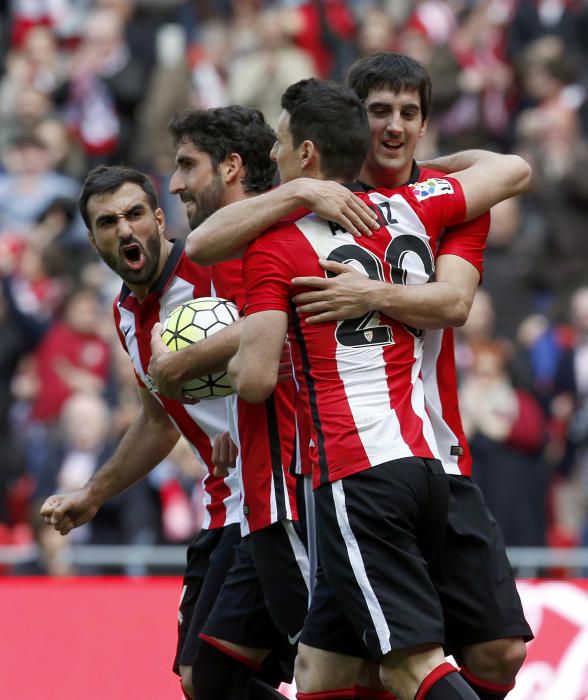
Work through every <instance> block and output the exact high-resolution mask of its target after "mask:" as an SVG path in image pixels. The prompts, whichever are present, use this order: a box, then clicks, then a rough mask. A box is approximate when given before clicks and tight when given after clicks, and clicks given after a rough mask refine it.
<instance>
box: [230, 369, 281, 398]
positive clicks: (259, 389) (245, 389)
mask: <svg viewBox="0 0 588 700" xmlns="http://www.w3.org/2000/svg"><path fill="white" fill-rule="evenodd" d="M233 386H234V387H235V391H236V392H237V394H239V396H240V397H241V398H242V399H243V400H244V401H247V402H248V403H263V402H264V401H265V400H266V399H268V398H269V397H270V396H271V393H272V392H273V390H274V389H275V388H276V380H275V379H272V378H271V377H269V376H268V375H267V374H266V375H265V376H263V377H260V376H257V377H256V376H254V375H251V376H241V377H236V378H235V381H234V382H233Z"/></svg>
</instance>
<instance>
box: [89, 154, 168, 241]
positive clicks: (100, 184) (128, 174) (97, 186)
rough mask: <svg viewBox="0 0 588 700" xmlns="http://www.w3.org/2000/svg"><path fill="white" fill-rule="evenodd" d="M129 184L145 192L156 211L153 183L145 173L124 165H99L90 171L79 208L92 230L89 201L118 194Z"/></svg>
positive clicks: (156, 203)
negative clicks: (137, 186) (100, 196)
mask: <svg viewBox="0 0 588 700" xmlns="http://www.w3.org/2000/svg"><path fill="white" fill-rule="evenodd" d="M127 182H132V183H134V184H135V185H139V187H140V188H141V189H142V190H143V192H145V194H146V195H147V200H148V201H149V206H150V207H151V209H152V210H153V211H155V210H156V209H157V208H158V206H159V204H158V202H157V195H156V193H155V188H154V187H153V183H152V182H151V180H150V179H149V177H148V176H147V175H145V173H142V172H141V171H140V170H136V169H135V168H129V167H127V166H124V165H99V166H98V167H96V168H94V169H93V170H90V172H89V173H88V176H87V177H86V179H85V180H84V184H83V185H82V191H81V193H80V196H79V198H78V207H79V209H80V214H81V215H82V219H83V220H84V223H85V224H86V226H87V227H88V229H91V228H92V226H91V222H90V217H89V216H88V200H89V199H90V197H92V196H93V195H95V194H107V193H109V192H116V190H118V189H119V188H121V187H122V186H123V185H124V184H126V183H127Z"/></svg>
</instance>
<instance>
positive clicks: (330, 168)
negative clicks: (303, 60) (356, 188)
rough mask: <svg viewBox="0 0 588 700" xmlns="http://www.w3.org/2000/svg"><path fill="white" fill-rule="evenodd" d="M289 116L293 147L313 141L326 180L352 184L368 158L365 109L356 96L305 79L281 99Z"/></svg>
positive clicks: (343, 88)
mask: <svg viewBox="0 0 588 700" xmlns="http://www.w3.org/2000/svg"><path fill="white" fill-rule="evenodd" d="M282 108H283V109H284V110H286V112H288V114H289V116H290V133H291V134H292V145H293V147H294V148H298V146H300V144H301V143H302V142H303V141H306V140H308V141H312V142H313V143H314V144H315V146H316V147H317V149H318V152H319V153H320V157H321V170H322V172H323V175H324V176H325V177H327V178H329V179H336V180H347V181H351V180H354V179H355V178H356V177H357V174H358V173H359V171H360V170H361V166H362V164H363V161H364V159H365V157H366V155H367V150H368V147H369V142H370V130H369V123H368V119H367V114H366V111H365V108H364V106H363V104H362V103H361V101H360V100H359V99H358V98H357V96H356V95H355V94H354V93H353V92H352V91H351V90H348V89H347V88H346V87H343V86H342V85H338V84H337V83H334V82H331V81H326V80H317V79H316V78H307V79H305V80H300V81H298V82H297V83H294V84H293V85H290V87H289V88H288V89H287V90H286V92H285V93H284V94H283V95H282Z"/></svg>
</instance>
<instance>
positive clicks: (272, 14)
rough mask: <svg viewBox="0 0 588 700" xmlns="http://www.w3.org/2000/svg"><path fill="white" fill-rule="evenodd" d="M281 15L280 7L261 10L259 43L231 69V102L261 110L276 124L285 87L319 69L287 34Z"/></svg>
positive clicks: (258, 21)
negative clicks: (278, 8)
mask: <svg viewBox="0 0 588 700" xmlns="http://www.w3.org/2000/svg"><path fill="white" fill-rule="evenodd" d="M282 17H283V13H282V12H281V11H280V10H265V11H264V12H262V13H260V15H259V16H258V19H257V28H256V29H257V31H256V36H257V37H258V38H259V42H258V45H257V46H256V47H255V48H253V49H252V50H251V51H250V52H248V53H246V54H245V55H244V56H241V57H240V58H239V60H237V61H234V62H233V64H232V66H231V68H230V72H229V92H230V96H231V102H232V103H234V104H240V105H243V106H244V107H254V108H255V109H259V110H261V111H262V112H263V114H264V115H265V118H266V120H267V121H268V122H269V123H270V124H272V125H273V126H275V125H276V123H277V121H278V117H279V116H280V113H281V107H280V98H281V96H282V94H283V93H284V91H285V90H286V88H287V87H288V86H289V85H291V84H292V83H295V82H297V81H298V80H301V79H302V78H311V77H313V76H314V75H315V72H316V69H315V66H314V62H313V61H312V59H311V58H310V56H309V55H308V53H307V52H305V51H304V50H303V49H300V48H298V47H297V46H295V45H294V44H293V42H292V40H291V39H290V38H289V37H288V36H287V34H286V32H285V30H284V27H283V26H282Z"/></svg>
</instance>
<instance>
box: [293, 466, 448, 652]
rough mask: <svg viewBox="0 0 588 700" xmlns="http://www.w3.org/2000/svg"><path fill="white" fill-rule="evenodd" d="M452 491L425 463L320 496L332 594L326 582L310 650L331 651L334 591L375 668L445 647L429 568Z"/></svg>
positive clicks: (363, 476)
mask: <svg viewBox="0 0 588 700" xmlns="http://www.w3.org/2000/svg"><path fill="white" fill-rule="evenodd" d="M448 491H449V489H448V484H447V476H446V475H445V474H444V472H443V469H442V466H441V464H440V463H439V462H438V461H436V460H423V459H418V458H408V459H398V460H394V461H392V462H387V463H386V464H381V465H378V466H376V467H373V468H371V469H367V470H365V471H362V472H359V473H357V474H353V475H352V476H349V477H345V478H344V479H340V480H338V481H336V482H333V483H331V484H325V485H324V486H321V487H319V488H318V489H317V490H316V491H315V506H316V517H317V534H318V547H319V561H320V564H321V567H322V569H323V571H324V575H325V577H326V580H327V582H328V587H326V588H323V587H322V586H321V582H320V579H319V581H318V583H317V589H316V590H315V597H314V598H313V601H312V604H311V609H310V612H309V616H308V618H307V625H306V626H305V632H304V634H303V638H302V639H303V641H304V643H306V644H310V645H311V646H315V647H318V648H320V649H327V650H328V647H327V644H328V643H329V639H330V638H331V637H332V630H329V629H325V630H324V635H325V642H324V643H321V629H320V628H322V627H323V625H324V622H322V621H321V617H323V619H324V612H325V610H326V609H327V606H326V597H328V595H329V593H328V590H327V589H330V591H331V594H330V595H331V597H333V596H334V597H336V599H337V601H338V603H339V606H340V607H341V608H342V610H343V612H344V614H345V615H346V617H347V618H348V620H349V622H350V623H351V625H352V626H353V628H354V630H355V636H356V638H358V639H360V640H361V641H362V643H363V645H365V647H366V649H367V653H368V654H369V657H370V658H371V659H372V660H374V661H379V660H380V659H381V658H382V656H384V655H385V654H387V653H388V652H389V651H391V650H394V649H405V648H408V647H412V646H415V645H418V644H425V643H431V644H443V642H444V627H443V615H442V611H441V603H440V600H439V597H438V595H437V592H436V591H435V588H434V586H433V583H432V581H431V578H430V574H429V564H428V560H429V558H430V557H433V554H434V553H435V552H438V551H439V543H440V541H442V538H443V530H444V528H445V524H446V519H447V508H448V500H449V495H448ZM321 588H322V591H321ZM323 593H324V594H325V596H323ZM315 598H316V600H317V602H315ZM332 605H333V601H332V600H331V601H330V602H329V603H328V608H329V609H331V610H334V608H332ZM318 606H321V607H322V608H323V610H322V614H321V615H319V614H318V612H317V609H316V608H317V607H318ZM313 625H318V628H315V629H313V628H312V626H313ZM307 628H308V629H307ZM311 638H312V643H311ZM343 653H350V652H349V651H348V652H343ZM351 655H357V654H351Z"/></svg>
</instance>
